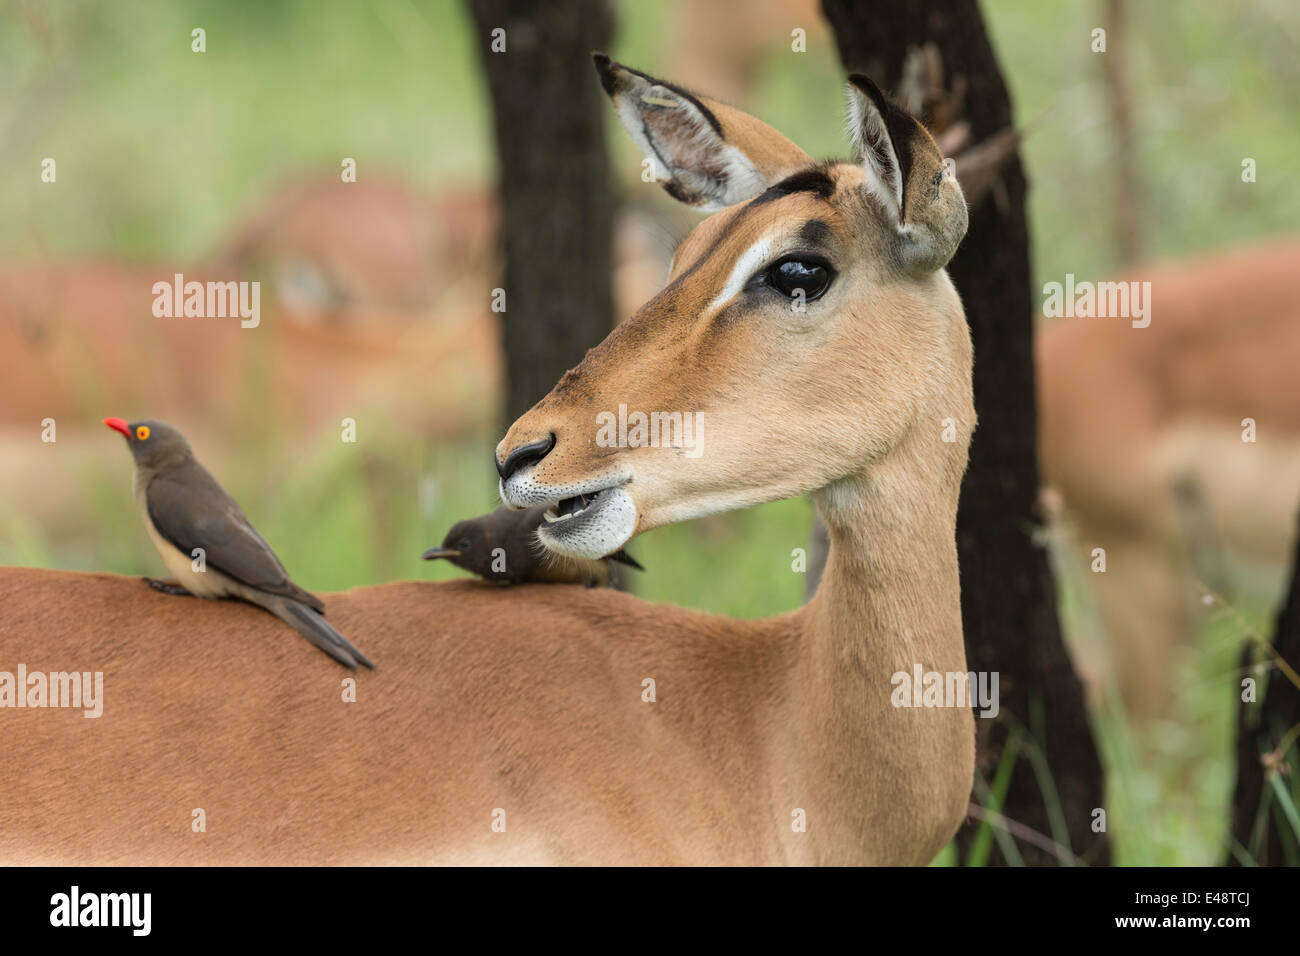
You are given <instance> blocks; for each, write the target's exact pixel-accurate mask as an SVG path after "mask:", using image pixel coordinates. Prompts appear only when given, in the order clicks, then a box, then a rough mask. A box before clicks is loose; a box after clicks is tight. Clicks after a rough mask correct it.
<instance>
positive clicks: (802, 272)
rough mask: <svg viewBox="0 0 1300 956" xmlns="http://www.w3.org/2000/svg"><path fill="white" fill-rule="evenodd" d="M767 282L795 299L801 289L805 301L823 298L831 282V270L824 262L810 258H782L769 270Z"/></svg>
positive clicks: (789, 297) (787, 296) (784, 294)
mask: <svg viewBox="0 0 1300 956" xmlns="http://www.w3.org/2000/svg"><path fill="white" fill-rule="evenodd" d="M767 283H768V285H770V286H771V287H772V288H774V289H776V291H777V292H780V293H781V294H782V295H783V296H785V297H786V298H787V299H793V298H795V296H796V295H797V294H798V291H797V290H799V289H802V290H803V295H804V301H805V302H811V301H813V300H814V299H818V298H821V295H822V293H824V292H825V291H826V290H827V289H828V288H830V284H831V270H830V268H829V267H828V266H827V265H826V264H825V263H822V262H814V261H812V260H809V259H782V260H781V261H780V262H778V263H777V264H776V265H774V266H772V268H770V269H768V270H767Z"/></svg>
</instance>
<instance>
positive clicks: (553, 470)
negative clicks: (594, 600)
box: [496, 55, 974, 557]
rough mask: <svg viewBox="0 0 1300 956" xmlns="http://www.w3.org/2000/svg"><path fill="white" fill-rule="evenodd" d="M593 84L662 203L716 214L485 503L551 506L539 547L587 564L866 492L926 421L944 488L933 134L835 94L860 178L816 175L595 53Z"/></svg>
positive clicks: (939, 227) (525, 420)
mask: <svg viewBox="0 0 1300 956" xmlns="http://www.w3.org/2000/svg"><path fill="white" fill-rule="evenodd" d="M596 68H597V71H598V72H599V74H600V80H601V83H602V85H603V86H604V88H605V91H606V92H607V93H608V94H609V96H610V98H611V99H612V100H613V103H614V108H615V110H616V112H617V113H618V116H619V119H620V120H621V121H622V123H623V125H624V126H625V127H626V128H627V130H628V132H629V133H630V134H631V136H632V138H633V140H635V141H636V143H637V144H638V145H639V146H640V147H641V149H642V150H643V151H644V153H645V155H646V158H647V160H649V161H650V163H651V164H652V165H653V168H654V170H655V172H656V175H657V177H658V178H659V179H660V180H661V181H662V182H663V184H664V188H665V189H666V190H667V191H668V192H669V193H670V194H671V195H672V196H674V197H675V198H677V199H679V200H681V201H682V202H685V203H687V204H689V205H692V206H695V207H697V208H700V209H702V210H705V211H710V212H713V214H712V215H711V216H709V218H707V219H705V220H704V221H703V222H701V223H700V224H699V225H697V226H696V227H695V228H694V229H693V230H692V231H691V232H690V233H689V234H688V235H687V237H686V238H685V239H684V240H683V242H682V243H681V245H680V247H679V248H678V249H677V253H676V255H675V257H674V260H673V264H672V267H671V270H670V274H669V277H668V284H667V287H666V288H665V289H664V290H663V291H662V292H660V293H659V294H658V295H657V296H655V297H654V298H653V299H651V300H650V301H649V302H647V303H646V304H645V305H644V306H643V307H642V308H641V309H640V310H639V311H638V312H637V313H636V314H635V315H633V316H632V317H631V318H629V319H627V320H626V321H625V322H623V323H622V324H621V325H619V326H618V328H616V329H615V330H614V331H613V332H612V333H611V334H610V335H609V337H608V338H606V339H605V341H604V342H602V343H601V344H600V345H599V346H598V347H596V348H594V349H592V350H591V351H590V352H588V353H587V355H586V357H585V358H584V359H583V361H582V362H581V364H579V365H578V366H577V368H574V369H571V370H570V371H569V372H567V373H565V375H564V377H563V378H562V379H561V380H560V381H559V383H558V384H557V385H556V386H555V388H554V389H552V390H551V393H550V394H549V395H547V396H546V397H545V398H543V399H542V400H541V401H540V402H538V403H537V405H535V406H534V407H533V408H532V409H531V410H529V411H528V412H527V413H526V414H525V415H524V416H523V417H521V418H520V419H519V420H518V421H516V422H515V423H514V425H513V426H512V427H511V428H510V430H509V432H508V433H507V434H506V436H505V438H504V439H503V440H502V441H501V443H500V445H498V446H497V452H496V455H497V468H498V471H499V472H500V474H501V496H502V498H503V500H505V502H506V503H507V504H509V505H511V506H513V507H528V506H531V505H537V504H541V503H543V502H547V501H559V502H560V504H559V505H558V506H557V507H556V509H554V511H553V512H552V514H551V515H548V521H546V522H543V525H542V527H541V529H540V532H539V536H540V538H541V540H542V542H543V543H544V544H545V545H546V546H547V547H549V548H551V549H552V550H554V551H557V552H560V553H562V554H568V555H572V556H575V557H599V556H601V555H604V554H608V553H610V552H611V551H614V550H616V549H618V548H620V547H622V546H623V544H624V543H625V542H626V541H627V540H628V539H629V538H631V537H632V536H633V535H634V534H636V533H638V532H641V531H646V530H648V529H650V528H654V527H657V526H659V525H662V524H668V523H670V522H674V521H681V520H685V519H689V518H694V517H698V516H701V515H704V514H709V513H712V512H718V511H725V510H729V509H732V508H741V507H747V506H750V505H754V504H759V503H762V502H766V501H773V500H776V499H780V498H789V497H793V496H796V495H801V494H806V493H809V492H812V491H816V490H818V489H821V488H825V487H827V486H829V485H832V484H834V483H836V482H839V481H841V480H843V479H855V478H867V477H869V476H870V474H871V470H872V469H873V467H875V466H877V465H878V464H879V463H880V462H882V461H883V460H884V459H886V458H887V457H888V456H889V455H890V453H891V451H892V450H893V449H894V448H895V447H896V446H897V445H898V444H899V443H900V442H901V441H902V440H903V438H904V437H905V436H906V435H907V433H908V432H909V431H910V430H912V429H913V428H915V427H917V426H918V424H920V422H919V421H918V419H919V418H920V417H921V415H922V411H923V410H925V412H926V413H927V418H926V420H925V422H924V424H925V426H926V427H931V426H932V427H933V428H934V429H935V437H936V443H937V442H938V429H939V423H938V420H937V419H936V420H935V421H933V422H931V421H929V419H928V414H929V413H935V414H937V413H938V412H942V413H943V414H944V415H948V416H951V417H952V418H953V419H954V420H955V421H956V422H957V423H958V424H957V428H958V431H959V433H960V437H959V440H957V441H955V442H949V443H948V444H947V445H946V446H945V447H943V448H942V449H939V450H938V451H937V453H938V454H939V455H943V456H947V457H949V458H950V459H951V461H948V462H947V463H946V465H947V467H948V469H949V470H951V468H952V467H953V466H954V463H955V473H956V475H957V476H958V478H959V477H960V473H961V469H962V468H964V466H965V460H966V448H967V441H968V438H969V433H970V429H971V428H972V427H973V426H974V418H973V413H972V412H971V411H970V345H969V334H968V332H967V329H966V324H965V319H964V316H963V313H962V311H961V305H960V303H959V301H958V299H957V295H956V293H955V291H954V290H953V288H952V285H951V283H950V282H949V281H948V278H947V275H946V274H945V273H944V271H943V267H944V265H945V264H946V263H947V262H948V259H949V258H950V257H951V256H952V254H953V251H954V250H955V249H956V247H957V244H958V242H960V240H961V238H962V236H963V235H964V233H965V230H966V204H965V201H964V200H963V198H962V194H961V189H960V187H959V186H958V185H957V183H956V181H955V180H954V179H953V178H952V177H951V176H950V175H948V174H947V173H946V171H945V168H944V165H943V157H942V156H941V155H940V153H939V149H938V147H937V146H936V145H935V143H934V140H933V139H932V138H931V137H930V135H929V134H928V133H927V132H926V131H925V130H924V129H923V128H922V127H921V126H920V125H919V124H918V123H917V122H916V121H915V120H914V119H912V117H911V116H909V115H908V114H907V113H905V112H903V111H902V110H900V109H898V108H896V107H894V106H893V105H892V104H890V103H889V102H888V101H887V100H886V99H885V97H884V96H883V95H882V94H881V93H880V91H879V90H878V89H877V88H876V87H875V85H874V84H873V83H872V82H871V81H870V80H869V79H867V78H866V77H863V76H858V75H854V76H851V77H850V78H849V101H850V105H849V125H850V133H851V135H852V137H853V139H854V142H855V146H856V147H857V150H858V153H859V157H860V158H859V160H858V161H857V162H823V163H817V162H814V161H813V160H812V158H811V157H809V156H808V154H807V153H805V152H804V151H803V150H801V149H800V148H799V147H798V146H796V145H794V144H793V143H792V142H790V141H789V140H788V139H786V138H785V137H784V136H782V135H781V134H780V133H778V132H776V131H775V130H773V129H771V128H770V127H768V126H766V125H765V124H763V123H761V122H759V121H758V120H756V119H754V118H753V117H751V116H748V115H746V114H745V113H742V112H740V111H739V110H736V109H734V108H731V107H728V106H725V105H723V104H720V103H714V102H712V101H710V100H706V99H702V98H700V97H697V96H694V95H692V94H690V93H687V92H685V91H683V90H681V89H678V88H677V87H675V86H672V85H670V84H668V83H664V82H662V81H660V80H656V79H654V78H652V77H649V76H646V75H645V74H643V73H639V72H637V71H635V70H631V69H628V68H626V67H623V66H620V65H619V64H616V63H612V62H610V60H609V58H608V57H605V56H602V55H597V56H596ZM958 459H959V461H958ZM551 519H554V520H551Z"/></svg>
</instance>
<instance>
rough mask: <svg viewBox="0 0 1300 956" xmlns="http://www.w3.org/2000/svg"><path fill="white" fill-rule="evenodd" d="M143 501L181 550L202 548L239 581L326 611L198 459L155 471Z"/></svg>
mask: <svg viewBox="0 0 1300 956" xmlns="http://www.w3.org/2000/svg"><path fill="white" fill-rule="evenodd" d="M145 502H146V505H147V506H148V509H149V520H151V521H152V522H153V524H154V527H155V528H157V529H158V533H159V534H160V535H162V536H163V537H164V538H166V539H167V540H168V541H170V542H171V543H172V544H174V545H175V546H176V547H177V548H179V549H180V551H181V553H182V554H191V553H192V552H193V550H194V549H195V548H202V549H203V552H204V561H205V562H206V563H207V565H208V566H209V567H212V568H215V569H217V570H218V571H220V572H221V573H222V574H225V575H227V576H228V577H231V578H234V579H235V580H236V581H239V582H240V583H241V584H246V585H248V586H249V587H253V588H257V589H258V590H261V591H267V592H269V593H271V594H282V595H284V596H285V597H289V598H293V599H294V600H297V601H302V602H303V603H304V604H306V605H307V606H309V607H311V608H313V609H315V610H317V611H324V609H325V605H324V604H322V603H321V600H320V598H318V597H316V596H315V595H314V594H311V593H309V592H307V591H304V590H303V589H302V588H300V587H298V585H296V584H294V583H293V582H292V581H291V580H289V573H288V572H287V571H285V569H284V565H283V564H281V563H280V559H279V558H277V557H276V556H275V552H274V551H272V550H271V546H270V545H269V544H267V543H266V541H265V540H264V539H263V538H262V536H261V535H260V534H258V533H257V529H256V528H254V527H253V525H252V523H251V522H250V521H249V520H248V518H247V517H245V516H244V513H243V512H242V511H240V510H239V505H237V504H235V500H234V499H233V498H231V497H230V495H228V494H226V491H225V489H224V488H222V487H221V485H219V484H217V480H216V479H215V478H213V477H212V475H210V474H209V473H208V470H207V469H206V468H204V467H203V466H202V465H200V464H199V463H198V462H191V463H189V464H186V465H183V466H181V467H180V468H177V469H175V470H173V471H170V472H168V473H167V474H165V475H155V476H154V478H153V480H152V481H150V482H149V486H148V487H147V488H146V489H145Z"/></svg>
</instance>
